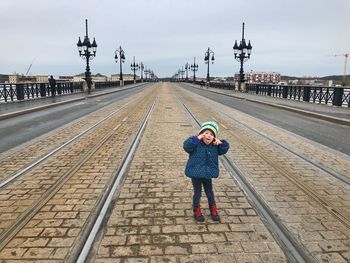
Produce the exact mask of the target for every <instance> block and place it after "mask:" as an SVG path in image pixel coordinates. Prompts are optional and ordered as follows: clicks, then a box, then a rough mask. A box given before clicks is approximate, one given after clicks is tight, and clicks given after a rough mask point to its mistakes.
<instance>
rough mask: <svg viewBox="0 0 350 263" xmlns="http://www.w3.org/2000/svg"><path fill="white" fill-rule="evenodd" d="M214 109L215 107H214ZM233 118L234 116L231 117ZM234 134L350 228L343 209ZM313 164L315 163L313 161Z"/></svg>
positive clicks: (349, 221)
mask: <svg viewBox="0 0 350 263" xmlns="http://www.w3.org/2000/svg"><path fill="white" fill-rule="evenodd" d="M207 106H208V107H210V108H212V107H211V106H210V105H208V104H207ZM212 109H213V108H212ZM213 110H214V111H215V112H220V113H222V112H221V111H219V110H217V109H213ZM230 119H232V118H230ZM232 136H234V137H235V138H237V140H238V141H241V142H242V143H243V144H244V145H246V146H248V147H249V148H250V149H251V150H252V151H253V152H254V153H255V154H257V155H258V156H259V157H260V158H261V159H262V160H264V161H265V162H266V163H267V164H269V165H270V166H271V167H272V168H274V169H275V170H277V171H279V172H280V174H282V175H283V176H284V177H286V178H287V179H288V180H289V181H291V182H292V183H294V184H295V185H296V186H297V187H299V189H301V190H302V191H303V192H304V193H305V194H306V195H308V196H309V197H311V198H312V199H313V200H315V201H316V202H317V203H319V204H320V205H321V206H322V207H324V208H325V209H326V210H327V211H328V212H329V213H330V214H332V215H333V216H334V217H336V218H337V219H338V220H339V221H340V222H341V223H342V224H344V225H345V226H346V227H347V228H350V220H349V219H348V216H346V215H343V213H342V212H341V211H339V210H338V209H336V208H334V207H332V205H331V204H330V203H329V202H327V201H326V200H323V198H322V197H320V196H318V195H317V194H316V193H315V192H314V191H313V190H312V189H310V188H309V187H307V186H305V185H304V184H303V183H302V182H299V181H298V180H297V179H295V178H294V176H293V175H290V173H289V172H288V171H286V170H285V169H284V168H281V167H279V166H277V165H276V164H275V162H274V160H272V161H271V160H270V159H269V158H267V157H266V156H265V155H263V154H261V153H259V152H258V151H257V150H255V148H254V147H253V146H252V145H251V143H249V142H247V140H245V139H242V138H241V137H239V136H237V135H236V134H234V133H232ZM311 165H313V163H311Z"/></svg>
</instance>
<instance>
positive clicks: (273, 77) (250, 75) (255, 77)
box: [235, 71, 281, 84]
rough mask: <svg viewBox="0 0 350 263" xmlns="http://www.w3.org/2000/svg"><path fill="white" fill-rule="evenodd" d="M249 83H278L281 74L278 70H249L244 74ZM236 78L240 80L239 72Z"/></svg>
mask: <svg viewBox="0 0 350 263" xmlns="http://www.w3.org/2000/svg"><path fill="white" fill-rule="evenodd" d="M244 79H245V81H246V82H247V83H269V84H277V83H278V82H280V81H281V74H280V73H277V72H253V71H251V72H247V73H245V74H244ZM235 80H236V81H238V80H239V74H235Z"/></svg>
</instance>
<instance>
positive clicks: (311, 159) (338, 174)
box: [208, 95, 350, 186]
mask: <svg viewBox="0 0 350 263" xmlns="http://www.w3.org/2000/svg"><path fill="white" fill-rule="evenodd" d="M223 96H226V95H223ZM208 106H209V107H210V108H212V109H214V108H213V107H212V105H208ZM214 110H215V111H217V112H219V113H221V114H222V115H225V116H226V117H227V118H229V119H231V120H232V121H234V122H235V123H237V124H239V125H241V126H244V127H245V128H247V129H248V130H250V131H252V132H254V133H256V134H258V135H259V136H261V137H263V138H265V139H267V140H269V141H270V142H272V143H273V144H275V145H277V146H278V147H281V148H284V149H285V150H286V151H288V152H290V153H292V154H293V155H295V156H297V157H299V158H301V159H302V160H304V161H306V162H308V163H310V164H311V165H313V166H315V168H317V169H319V170H321V171H323V172H325V173H326V174H328V175H329V176H330V177H333V178H335V179H336V180H339V181H341V182H343V183H344V184H346V185H348V186H349V185H350V174H346V171H345V170H343V171H337V169H335V168H336V167H329V165H328V166H327V164H325V163H324V162H323V161H322V160H318V158H317V157H316V156H310V155H309V156H308V154H307V153H299V152H298V151H297V149H292V147H291V145H290V144H286V143H281V142H279V141H277V140H276V139H274V138H272V137H271V136H268V135H267V133H266V132H265V133H264V132H261V131H259V130H258V129H257V128H253V127H251V126H249V125H248V124H246V123H244V122H243V121H240V120H238V119H235V118H233V117H232V116H230V115H229V114H227V113H226V112H224V111H222V110H219V109H217V108H215V109H214ZM240 114H242V115H243V116H246V117H248V118H250V119H255V120H258V119H256V118H255V117H254V116H251V115H248V114H246V113H244V112H240ZM258 121H260V122H262V123H266V122H265V121H262V120H260V119H259V120H258ZM266 125H272V124H270V123H266ZM272 126H273V125H272ZM276 128H277V129H281V128H279V127H276ZM283 132H286V131H284V130H283ZM298 150H299V149H298ZM337 157H338V158H339V156H335V157H333V156H332V157H330V156H328V158H330V160H331V162H332V160H334V159H335V158H337ZM320 159H321V158H320Z"/></svg>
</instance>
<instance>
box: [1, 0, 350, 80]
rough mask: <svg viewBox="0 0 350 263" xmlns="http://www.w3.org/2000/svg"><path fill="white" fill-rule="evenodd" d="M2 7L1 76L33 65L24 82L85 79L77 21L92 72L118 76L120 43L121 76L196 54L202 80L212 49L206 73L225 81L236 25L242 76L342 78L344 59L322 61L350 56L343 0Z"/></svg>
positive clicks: (174, 65) (137, 0) (22, 1)
mask: <svg viewBox="0 0 350 263" xmlns="http://www.w3.org/2000/svg"><path fill="white" fill-rule="evenodd" d="M0 10H1V15H0V36H1V42H0V47H1V48H0V52H1V55H0V73H2V74H12V73H14V72H17V73H26V71H27V69H28V67H29V65H30V64H31V63H32V64H33V65H32V68H31V70H30V74H32V75H36V74H53V75H55V76H58V75H75V74H78V73H81V72H84V71H85V62H84V61H83V60H82V59H81V58H80V57H79V55H78V51H77V47H76V43H77V40H78V37H79V36H81V37H82V38H83V37H84V35H85V19H88V21H89V37H90V38H91V39H92V38H93V37H95V38H96V41H97V44H98V48H97V56H96V58H95V59H94V60H93V61H92V63H91V71H92V73H93V74H96V73H101V74H105V75H110V74H112V73H119V67H117V65H116V63H115V61H114V51H115V50H116V49H117V48H118V47H119V46H122V48H123V49H124V51H125V56H126V61H125V63H124V72H125V73H131V69H130V63H131V62H132V59H133V56H135V57H136V62H140V61H142V62H143V63H144V65H145V66H147V67H148V68H151V69H153V70H154V72H155V73H156V74H157V75H158V76H159V77H165V76H172V75H173V74H174V73H175V72H176V71H177V70H178V69H180V68H181V66H184V65H185V64H186V62H189V63H193V57H196V60H197V62H198V65H199V71H198V73H197V74H198V75H199V76H206V66H205V64H204V61H203V59H204V52H205V51H206V49H207V48H208V47H210V48H211V49H212V50H213V51H214V52H215V63H214V64H213V65H210V75H212V76H232V75H233V74H234V73H236V72H238V71H239V63H238V62H237V61H235V60H234V55H233V49H232V46H233V44H234V41H235V40H240V39H241V34H242V33H241V30H242V22H245V39H246V40H250V41H251V44H252V46H253V50H252V55H251V59H250V60H249V61H248V62H247V63H245V66H244V69H245V71H251V70H253V71H266V72H273V71H274V72H279V73H281V74H283V75H291V76H305V75H308V76H325V75H332V74H339V75H341V74H343V67H344V56H339V57H334V56H330V55H332V54H345V53H349V52H350V29H349V28H350V1H349V0H293V1H292V0H264V1H262V0H251V1H248V0H211V1H209V0H177V1H175V0H124V1H121V0H99V1H97V0H84V1H82V0H59V1H54V0H51V1H50V0H1V1H0ZM348 64H349V63H348ZM348 68H349V67H348ZM348 72H349V71H348ZM191 74H192V73H191Z"/></svg>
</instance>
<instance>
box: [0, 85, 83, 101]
mask: <svg viewBox="0 0 350 263" xmlns="http://www.w3.org/2000/svg"><path fill="white" fill-rule="evenodd" d="M55 90H56V94H57V95H62V94H69V93H78V92H82V90H83V82H57V83H56V89H55ZM51 95H52V91H51V88H50V85H49V83H0V102H8V101H16V100H28V99H33V98H40V97H46V96H51Z"/></svg>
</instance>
